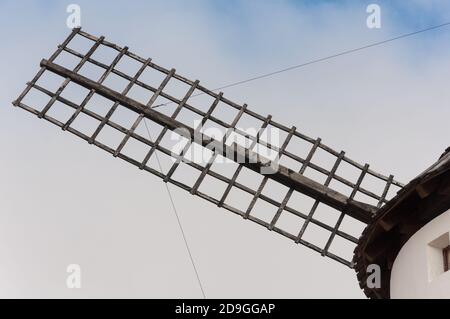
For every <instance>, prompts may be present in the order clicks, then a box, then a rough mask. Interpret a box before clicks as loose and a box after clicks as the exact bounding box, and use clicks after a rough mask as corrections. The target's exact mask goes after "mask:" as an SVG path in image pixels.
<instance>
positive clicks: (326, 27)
mask: <svg viewBox="0 0 450 319" xmlns="http://www.w3.org/2000/svg"><path fill="white" fill-rule="evenodd" d="M70 3H72V2H68V1H58V2H56V1H39V2H38V1H20V2H19V1H6V0H3V1H1V2H0V37H1V39H2V53H1V57H2V58H1V59H0V69H1V70H2V72H1V75H0V93H1V94H0V102H1V107H0V130H1V134H0V146H1V156H0V164H1V165H0V297H143V298H147V297H148V298H161V297H172V298H197V297H201V296H202V295H201V291H200V289H199V286H198V283H197V280H196V277H195V273H194V272H193V269H192V266H191V263H190V260H189V256H188V254H187V252H186V249H185V246H184V242H183V239H182V237H181V233H180V230H179V228H178V226H177V222H176V219H175V216H174V213H173V211H172V207H171V206H170V205H169V197H168V194H167V191H166V189H165V186H164V183H162V182H161V181H160V180H159V179H158V178H156V177H154V176H152V175H150V174H146V173H144V172H142V171H139V170H137V169H136V168H135V167H132V166H130V165H128V164H127V163H125V162H122V161H120V160H118V159H115V158H113V157H112V156H108V154H106V153H104V152H101V151H99V150H98V149H95V148H94V147H92V146H89V145H88V144H87V143H85V142H84V141H81V140H79V139H77V138H75V137H74V136H73V135H71V134H67V133H64V132H62V131H61V130H59V129H57V128H56V127H55V126H53V125H50V124H49V123H47V122H45V121H38V120H37V118H35V117H32V116H31V115H30V114H28V113H26V112H23V111H21V110H19V109H14V108H13V107H12V106H11V101H12V100H14V99H15V98H16V97H17V96H18V95H19V94H20V92H21V91H22V90H23V88H24V87H25V83H26V82H27V81H29V80H31V79H32V77H33V76H34V74H35V73H36V71H37V70H38V68H39V62H40V60H41V59H42V58H48V57H49V56H50V54H51V53H52V52H53V51H54V50H55V49H56V46H57V45H58V44H60V43H61V42H62V41H63V39H64V38H65V37H66V36H67V35H68V34H69V32H70V29H68V28H67V26H66V18H67V16H68V13H66V7H67V5H68V4H70ZM75 3H77V4H79V5H80V7H81V24H82V27H83V29H84V30H85V31H87V32H89V33H91V34H94V35H98V36H99V35H104V36H106V38H107V39H108V40H111V41H112V42H115V43H118V44H120V45H122V46H123V45H127V46H129V47H130V49H131V50H132V51H133V52H135V53H138V54H139V55H141V56H144V57H151V58H152V59H153V61H154V62H156V63H158V64H160V65H162V66H165V67H167V68H171V67H175V68H176V69H177V72H178V73H180V74H182V75H185V76H186V77H188V78H191V79H199V80H201V82H202V84H203V85H204V86H206V87H210V88H214V87H218V86H222V85H225V84H228V83H231V82H235V81H239V80H243V79H246V78H249V77H253V76H255V75H259V74H262V73H267V72H271V71H275V70H278V69H282V68H285V67H289V66H291V65H296V64H301V63H304V62H308V61H310V60H314V59H317V58H321V57H325V56H328V55H332V54H335V53H339V52H341V51H345V50H349V49H353V48H357V47H361V46H364V45H367V44H370V43H373V42H377V41H382V40H385V39H388V38H391V37H395V36H397V35H400V34H403V33H409V32H413V31H416V30H420V29H423V28H426V27H429V26H433V25H436V24H441V23H445V22H449V21H450V3H449V2H448V1H425V0H423V1H419V0H414V1H408V2H407V3H406V2H405V1H376V2H375V1H271V2H269V1H266V2H264V3H262V2H261V1H258V2H257V1H121V2H119V1H77V2H75ZM370 3H378V4H379V5H380V7H381V19H382V20H381V21H382V27H381V29H369V28H367V26H366V18H367V15H368V14H367V13H366V7H367V5H368V4H370ZM449 40H450V27H444V28H442V29H437V30H433V31H430V32H426V33H423V34H419V35H417V36H414V37H410V38H407V39H402V40H398V41H394V42H391V43H388V44H385V45H382V46H377V47H374V48H370V49H367V50H363V51H359V52H356V53H353V54H349V55H345V56H341V57H338V58H335V59H332V60H328V61H325V62H322V63H317V64H313V65H309V66H306V67H303V68H300V69H297V70H293V71H291V72H286V73H283V74H279V75H276V76H273V77H270V78H266V79H262V80H259V81H255V82H251V83H247V84H244V85H241V86H237V87H233V88H230V89H227V90H225V91H224V92H225V95H226V96H227V97H228V98H230V99H232V100H233V101H235V102H237V103H240V104H242V103H248V105H249V107H251V108H252V109H253V110H255V111H257V112H259V113H260V114H263V115H266V114H269V113H270V114H272V115H273V117H274V119H276V120H278V121H280V122H282V123H285V124H286V125H287V126H291V125H295V126H296V127H297V128H298V129H299V130H300V131H302V132H304V133H306V134H308V135H309V136H312V137H318V136H320V137H321V138H322V140H323V142H324V143H325V144H327V145H329V146H331V147H333V148H335V149H337V150H341V149H342V150H345V151H346V153H347V155H348V156H349V157H351V158H353V159H355V160H356V161H358V162H361V163H366V162H367V163H370V164H371V167H372V168H373V169H374V170H377V171H379V172H381V173H384V174H387V175H388V174H394V175H395V176H396V178H397V179H398V180H400V181H402V182H405V183H406V182H408V181H409V180H411V179H412V178H413V177H415V176H416V175H418V174H419V173H420V172H421V171H423V170H424V169H425V168H426V167H427V166H429V165H430V164H432V163H433V162H434V161H435V160H437V158H438V157H439V155H440V154H441V153H442V152H443V151H444V149H445V148H446V147H447V146H449V145H448V144H449V135H450V134H449V133H450V128H449V124H448V119H449V117H450V107H449V98H450V90H449V89H448V78H449V75H450V61H449V60H448V57H449V53H450V48H449V45H448V43H449ZM170 190H171V192H172V195H173V197H174V203H175V206H176V207H177V209H178V212H179V215H180V218H181V222H182V224H183V226H184V229H185V233H186V237H187V239H188V242H189V245H190V247H191V251H192V255H193V257H194V260H195V263H196V265H197V268H198V272H199V276H200V279H201V281H202V284H203V287H204V289H205V292H206V295H207V297H209V298H221V297H227V298H228V297H229V298H233V297H235V298H263V297H267V298H278V297H286V298H309V297H324V298H347V297H352V298H362V297H364V295H363V293H362V292H361V290H360V289H359V287H358V284H357V280H356V275H355V273H354V271H353V270H351V269H348V268H346V267H345V266H342V265H340V264H338V263H336V262H334V261H332V260H328V259H325V258H322V257H321V256H320V255H318V254H316V253H315V252H312V251H310V250H308V249H307V248H305V247H302V246H300V245H295V244H294V243H292V242H290V241H289V240H287V239H286V238H283V237H281V236H278V235H276V234H274V233H271V232H268V231H267V230H265V229H264V228H262V227H260V226H258V225H255V224H253V223H250V222H245V221H243V220H242V219H241V218H238V217H236V216H235V215H233V214H231V213H229V212H228V211H225V210H222V209H219V208H217V207H215V206H213V205H211V204H209V203H206V202H204V201H203V200H201V199H199V198H194V197H192V196H191V195H190V194H188V193H185V192H184V191H182V190H179V189H176V188H175V187H172V186H170ZM69 264H79V265H80V266H81V269H82V288H81V289H68V288H66V277H67V272H66V267H67V265H69Z"/></svg>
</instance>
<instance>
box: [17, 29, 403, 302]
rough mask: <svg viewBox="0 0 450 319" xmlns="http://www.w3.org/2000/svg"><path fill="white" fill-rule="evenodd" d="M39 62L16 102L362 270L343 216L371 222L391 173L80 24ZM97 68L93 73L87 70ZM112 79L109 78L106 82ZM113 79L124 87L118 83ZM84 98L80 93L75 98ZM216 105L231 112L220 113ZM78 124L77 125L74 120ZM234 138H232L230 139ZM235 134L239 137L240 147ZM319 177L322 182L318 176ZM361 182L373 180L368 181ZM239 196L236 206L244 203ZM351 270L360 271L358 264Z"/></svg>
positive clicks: (393, 183) (385, 197)
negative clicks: (325, 217)
mask: <svg viewBox="0 0 450 319" xmlns="http://www.w3.org/2000/svg"><path fill="white" fill-rule="evenodd" d="M77 39H82V40H83V41H85V42H86V41H87V42H86V43H89V45H88V46H86V48H85V50H84V52H80V51H78V50H75V49H74V48H72V47H71V44H72V43H73V41H76V40H77ZM106 49H107V50H109V52H114V54H113V55H111V59H110V60H109V61H108V63H107V62H105V61H102V60H101V59H99V58H98V57H96V55H97V56H98V52H100V51H101V50H106ZM124 60H128V61H132V62H133V63H134V64H135V65H136V67H135V69H134V73H132V74H129V71H130V69H129V68H125V69H123V68H119V65H120V63H121V62H122V61H124ZM58 61H60V62H58ZM69 61H70V63H69ZM69 64H70V65H69ZM40 66H41V68H40V70H39V71H38V73H37V74H36V76H35V77H34V78H33V79H32V80H31V81H30V82H28V83H27V86H26V88H25V90H24V91H23V92H22V93H21V94H20V96H19V97H18V98H17V99H16V100H15V101H14V102H13V105H14V106H17V107H20V108H22V109H24V110H26V111H28V112H30V113H32V114H34V115H36V116H37V117H38V118H40V119H44V120H46V121H48V122H50V123H52V124H54V125H56V126H58V127H60V128H61V129H62V130H64V131H67V132H70V133H72V134H74V135H75V136H77V137H79V138H81V139H83V140H85V141H87V142H88V143H89V144H92V145H95V146H97V147H98V148H100V149H102V150H104V151H106V152H108V153H110V154H112V155H113V156H114V157H117V158H120V159H122V160H124V161H126V162H128V163H130V164H132V165H134V166H136V167H137V168H138V169H140V170H143V171H146V172H149V173H152V174H153V175H155V176H157V177H159V178H161V179H162V180H163V181H164V182H166V183H171V184H173V185H176V186H178V187H180V188H182V189H184V190H186V191H188V192H190V193H191V194H193V195H196V196H198V197H201V198H203V199H204V200H206V201H209V202H211V203H213V204H214V205H217V206H219V207H222V208H224V209H226V210H228V211H231V212H232V213H235V214H237V215H239V216H241V217H242V218H244V219H246V220H250V221H252V222H254V223H257V224H259V225H261V226H263V227H265V228H267V229H268V230H270V231H272V232H275V233H277V234H279V235H282V236H284V237H287V238H289V239H290V240H292V241H294V242H295V243H298V244H301V245H304V246H306V247H308V248H310V249H312V250H314V251H316V252H318V253H319V254H321V255H322V256H324V257H327V258H330V259H332V260H334V261H337V262H338V263H340V264H343V265H344V266H347V267H350V268H355V269H356V268H357V266H358V265H357V264H355V261H354V260H353V248H355V247H356V246H357V244H358V240H359V237H360V235H361V234H350V233H348V232H347V231H345V230H343V229H342V224H343V221H344V220H347V219H349V220H353V221H355V222H358V223H361V224H363V225H371V224H372V223H373V221H374V220H377V217H378V216H379V212H380V211H382V210H383V208H384V207H385V206H386V204H387V203H389V200H390V197H391V196H390V194H395V193H396V192H397V191H399V190H400V189H402V187H404V185H403V184H402V183H400V182H398V181H397V180H395V179H394V177H393V176H392V175H383V174H380V173H378V172H376V171H374V170H373V169H371V168H370V167H369V165H368V164H360V163H357V162H355V161H353V160H352V159H350V158H349V157H347V155H346V154H345V152H343V151H336V150H334V149H332V148H330V147H328V146H327V145H326V144H324V143H323V142H322V140H321V139H320V138H317V139H315V138H311V137H308V136H306V135H304V134H302V133H301V132H299V131H298V130H297V129H296V127H294V126H292V127H288V126H285V125H283V124H281V123H278V122H277V121H275V120H274V119H273V118H272V116H270V115H269V116H263V115H260V114H258V113H256V112H254V111H252V110H251V109H250V108H248V107H247V105H246V104H244V105H238V104H236V103H234V102H233V101H231V100H229V99H228V98H226V97H225V96H224V94H223V93H222V92H215V91H212V90H209V89H207V88H205V87H203V86H202V85H201V84H200V82H199V81H192V80H190V79H187V78H185V77H183V76H181V75H179V74H178V73H176V71H175V70H174V69H166V68H164V67H161V66H159V65H157V64H155V63H153V62H152V60H151V59H145V58H142V57H140V56H138V55H136V54H134V53H132V52H130V51H129V49H128V48H127V47H121V46H118V45H116V44H114V43H111V42H109V41H107V40H105V38H104V37H103V36H102V37H96V36H93V35H91V34H88V33H86V32H84V31H82V30H81V29H80V28H76V29H74V30H72V32H71V34H70V35H69V36H68V37H67V38H66V39H65V41H64V42H63V43H62V44H61V45H59V46H58V48H57V50H56V51H55V52H54V53H53V54H52V55H51V56H50V57H49V58H48V59H44V60H42V61H41V63H40ZM93 69H95V70H96V71H92V70H93ZM146 72H151V74H152V77H151V79H152V80H147V79H149V78H150V77H148V78H146V77H145V73H146ZM46 77H47V78H46ZM113 78H114V79H115V80H114V81H112V80H111V79H113ZM155 78H156V79H157V80H154V79H155ZM153 80H154V81H153ZM52 81H53V82H52ZM108 81H109V82H108ZM119 82H120V83H121V84H122V85H121V86H120V85H117V86H116V84H117V83H119ZM51 83H53V85H51ZM54 83H57V84H56V85H54ZM108 83H109V84H108ZM170 83H178V84H179V85H182V86H183V87H185V88H186V89H185V91H184V94H182V95H179V96H174V95H173V94H171V93H168V92H167V88H168V86H169V84H170ZM69 87H70V89H71V90H73V91H74V92H75V93H74V94H72V96H76V97H77V98H71V97H68V96H67V95H65V94H64V92H66V91H67V90H68V89H69ZM134 89H139V90H141V91H142V92H143V93H142V94H141V95H139V97H138V96H132V95H131V92H132V91H133V90H134ZM69 95H70V94H69ZM37 96H39V97H37ZM80 96H82V97H83V98H82V99H79V97H80ZM199 96H203V97H207V98H208V99H209V100H210V104H208V105H207V106H206V107H205V106H199V105H197V101H199V100H198V99H197V97H199ZM100 100H101V101H103V102H104V101H106V102H107V104H108V103H109V104H108V105H109V106H108V108H107V109H105V110H104V111H103V112H100V111H99V109H98V108H96V107H95V106H96V103H103V102H99V101H100ZM166 104H171V105H172V106H173V107H174V109H173V108H172V109H170V113H169V111H168V110H169V108H166V107H165V106H163V105H166ZM221 107H222V108H226V109H225V110H227V111H222V113H220V112H218V110H219V108H221ZM63 110H64V111H63ZM124 111H126V112H128V114H132V115H133V116H134V118H133V121H131V123H128V124H123V123H121V122H120V121H116V120H115V115H116V114H117V113H119V112H124ZM225 113H227V114H228V115H229V114H233V116H232V118H231V119H229V120H225V119H224V117H223V116H221V115H220V114H225ZM218 114H219V115H218ZM63 115H64V116H63ZM228 117H229V116H228ZM244 117H246V118H248V119H250V120H251V121H253V122H254V123H258V124H257V125H255V126H257V127H258V130H257V131H256V132H254V133H248V132H247V131H245V130H243V129H242V128H241V127H240V126H239V125H240V124H239V123H240V122H241V121H242V120H243V118H244ZM81 120H89V121H90V122H89V123H91V124H90V125H85V124H83V123H84V122H83V121H81ZM147 121H148V123H149V125H148V126H149V127H147V129H150V130H152V131H156V133H157V134H156V135H151V134H149V135H147V134H145V133H146V131H145V130H143V128H145V126H146V125H147ZM78 122H81V123H82V124H81V125H77V123H78ZM194 122H195V123H196V124H193V123H194ZM127 125H128V126H127ZM207 125H209V126H210V127H213V128H214V127H220V128H223V129H224V131H225V133H224V134H223V136H222V137H220V138H218V137H217V136H215V135H214V134H207V133H206V130H205V127H206V126H207ZM270 128H272V129H274V130H277V131H278V132H279V133H280V135H282V136H283V140H282V141H281V142H279V143H274V142H273V141H271V140H270V139H269V138H266V137H264V132H266V131H268V130H269V129H270ZM106 130H112V131H114V132H115V133H116V134H118V135H119V136H120V138H119V139H118V140H116V141H115V142H110V141H108V140H107V139H106V140H103V139H101V136H102V134H103V133H104V132H105V131H106ZM147 133H150V131H147ZM169 134H172V135H173V134H175V135H179V137H180V140H181V141H183V144H182V146H181V147H180V148H179V149H178V150H177V151H174V150H173V149H171V148H170V147H168V146H166V145H165V144H164V141H165V139H166V138H167V136H168V135H169ZM232 137H233V138H234V140H233V141H234V142H232V143H229V140H230V139H231V138H232ZM237 140H239V141H244V142H243V143H238V142H236V141H237ZM132 143H134V144H136V145H139V147H140V148H141V149H143V150H145V151H144V152H143V153H141V155H140V156H133V155H129V154H127V152H125V150H126V149H127V147H128V146H129V145H130V144H132ZM299 143H301V145H302V149H301V151H302V153H303V154H302V155H300V154H298V153H300V149H298V148H292V147H290V146H291V145H292V144H295V145H298V144H299ZM195 147H196V148H200V149H201V150H203V151H206V152H207V153H208V156H207V159H206V160H204V159H203V160H202V161H198V160H196V159H195V158H192V156H191V157H190V156H188V154H191V155H192V154H193V153H194V148H195ZM297 151H298V152H297ZM319 152H322V153H324V154H326V155H327V156H328V157H329V158H331V159H332V160H331V161H330V163H331V164H330V165H329V166H327V167H325V165H321V163H317V162H316V156H317V154H318V153H319ZM155 156H160V157H163V158H165V159H167V161H166V162H168V161H169V160H170V161H169V162H170V167H169V168H168V169H166V170H165V171H161V170H160V169H158V167H156V166H155V163H154V161H153V159H154V158H155ZM221 161H222V162H229V163H233V164H234V165H235V166H234V167H235V168H234V170H233V172H232V174H228V175H227V174H224V173H222V172H220V171H218V170H216V169H215V167H216V166H217V165H216V164H217V163H219V162H221ZM343 166H348V167H350V168H351V169H352V170H353V171H354V172H355V173H354V174H352V177H349V176H345V175H344V174H342V173H340V168H341V167H343ZM183 170H191V171H192V170H193V171H195V172H196V175H195V178H194V179H193V180H191V181H190V182H189V183H188V182H185V181H183V180H182V178H179V177H177V176H180V175H183V174H178V172H183ZM245 172H251V173H253V174H254V175H255V176H257V177H258V183H257V185H256V186H255V185H251V186H250V185H248V184H246V183H245V182H243V181H242V180H241V179H240V175H243V174H245ZM307 172H314V173H315V174H316V175H310V176H308V175H307V174H306V173H307ZM319 175H320V176H321V178H318V177H317V176H319ZM367 180H372V181H373V182H368V183H367V182H366V181H367ZM270 183H277V184H279V185H282V186H283V187H284V188H285V189H286V192H285V193H283V194H282V196H281V198H275V196H273V194H270V193H269V194H268V193H267V192H265V189H266V188H267V187H268V184H270ZM205 184H206V185H214V184H220V185H222V186H223V188H222V192H221V193H220V194H214V195H212V194H210V193H209V192H208V189H209V188H210V187H209V186H208V187H204V185H205ZM252 184H254V183H252ZM338 184H339V185H341V186H342V188H345V189H346V190H347V191H346V192H344V191H342V190H340V189H339V190H338V187H337V186H334V185H338ZM374 184H377V185H381V186H378V187H377V189H376V190H373V189H371V188H370V186H372V185H374ZM233 192H239V194H245V196H246V198H247V199H248V202H247V203H245V207H238V206H241V205H236V204H235V203H232V202H230V201H229V199H230V196H231V195H230V194H231V193H233ZM296 196H297V197H298V196H304V197H303V198H307V199H309V200H311V205H310V207H308V209H304V208H302V209H300V208H299V207H297V205H296V204H295V203H296V202H295V201H294V200H293V198H295V197H296ZM359 198H365V200H361V199H359ZM239 202H240V204H242V202H243V201H239ZM259 203H264V204H265V205H269V206H270V207H271V209H272V210H271V211H273V214H272V215H271V216H270V217H269V218H265V219H264V218H261V217H258V216H257V212H258V204H259ZM330 209H331V210H333V211H334V212H337V215H336V220H335V221H334V222H333V223H332V224H331V225H330V223H327V222H324V221H322V220H321V219H320V218H317V216H318V214H319V213H320V212H321V211H324V212H325V214H327V211H329V210H330ZM287 216H290V217H291V218H295V219H296V220H298V221H300V222H299V224H298V225H300V226H299V227H298V228H295V227H291V226H292V225H293V224H290V223H288V224H286V223H282V220H283V219H284V218H287ZM296 225H297V224H296ZM316 230H317V231H319V230H320V231H322V232H325V233H326V234H327V236H326V239H325V240H324V241H322V242H321V243H317V242H314V240H310V239H308V238H307V236H306V234H307V233H308V232H313V233H314V232H315V231H316ZM312 238H313V239H314V236H313V237H312ZM339 242H340V244H338V243H339ZM339 245H341V246H346V247H348V246H350V247H352V249H351V254H347V255H345V256H343V255H341V254H340V253H339V252H340V250H339ZM335 246H337V249H336V247H335ZM355 260H357V259H355ZM364 265H366V264H365V263H364ZM356 270H357V271H358V273H360V270H361V269H356ZM360 283H361V287H362V288H363V289H365V292H366V294H367V295H368V296H370V297H380V296H381V297H383V296H385V295H383V294H377V293H373V291H376V290H371V289H368V288H367V287H366V286H365V283H364V281H363V280H362V279H361V278H360Z"/></svg>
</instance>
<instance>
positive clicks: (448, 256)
mask: <svg viewBox="0 0 450 319" xmlns="http://www.w3.org/2000/svg"><path fill="white" fill-rule="evenodd" d="M442 253H443V255H444V271H449V265H450V246H447V247H446V248H444V249H443V250H442Z"/></svg>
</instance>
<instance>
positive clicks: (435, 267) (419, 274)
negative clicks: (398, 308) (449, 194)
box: [391, 210, 450, 298]
mask: <svg viewBox="0 0 450 319" xmlns="http://www.w3.org/2000/svg"><path fill="white" fill-rule="evenodd" d="M449 232H450V210H448V211H447V212H445V213H443V214H442V215H440V216H438V217H436V218H435V219H434V220H432V221H431V222H429V223H428V224H427V225H425V226H424V227H423V228H422V229H420V230H419V231H418V232H417V233H416V234H414V235H413V236H412V237H411V238H410V239H409V240H408V242H407V243H406V244H405V245H404V246H403V248H402V249H401V250H400V253H399V254H398V256H397V258H396V260H395V262H394V266H393V269H392V274H391V298H450V271H447V272H443V256H442V250H441V248H442V247H444V246H448V243H449V240H450V238H449Z"/></svg>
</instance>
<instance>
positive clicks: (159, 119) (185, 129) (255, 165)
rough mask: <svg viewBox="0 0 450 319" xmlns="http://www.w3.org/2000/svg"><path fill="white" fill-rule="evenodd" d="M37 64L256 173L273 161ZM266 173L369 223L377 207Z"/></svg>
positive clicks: (290, 174) (283, 173)
mask: <svg viewBox="0 0 450 319" xmlns="http://www.w3.org/2000/svg"><path fill="white" fill-rule="evenodd" d="M41 66H42V67H45V68H47V69H48V70H49V71H51V72H54V73H56V74H58V75H60V76H63V77H65V78H69V79H70V80H71V81H73V82H75V83H77V84H79V85H81V86H83V87H85V88H87V89H89V90H92V89H93V90H95V92H97V93H98V94H99V95H101V96H103V97H105V98H107V99H110V100H112V101H114V102H119V103H120V104H121V105H123V106H124V107H126V108H128V109H130V110H132V111H134V112H136V113H138V114H143V116H144V117H146V118H148V119H149V120H151V121H153V122H156V123H158V124H160V125H162V126H164V127H167V128H168V129H170V130H172V131H177V132H178V133H180V134H181V135H183V136H184V137H186V138H189V139H190V140H191V141H192V142H194V143H197V144H200V145H202V146H203V147H205V148H207V149H210V150H211V151H213V152H215V153H218V154H220V155H222V156H224V157H227V158H229V159H231V160H233V161H236V162H238V163H240V164H242V165H243V166H245V167H248V168H249V169H252V170H254V171H256V172H258V173H261V169H262V168H267V167H268V166H270V165H272V164H273V163H271V162H270V161H269V160H268V159H266V158H264V157H262V156H260V155H258V154H257V153H255V152H253V151H251V150H249V149H248V148H244V147H242V146H239V145H237V144H233V145H231V146H228V145H226V144H224V143H222V142H221V141H217V140H215V139H212V138H210V137H209V136H206V135H203V134H202V133H201V132H200V131H196V130H194V128H192V127H190V126H188V125H186V124H183V123H181V122H179V121H177V120H175V119H173V118H171V117H169V116H166V115H164V114H162V113H160V112H158V111H155V110H153V109H151V108H147V107H146V106H145V105H143V104H141V103H139V102H138V101H136V100H133V99H131V98H129V97H127V96H125V95H123V94H120V93H119V92H116V91H114V90H111V89H109V88H107V87H105V86H103V85H102V84H100V83H98V82H95V81H93V80H91V79H88V78H86V77H84V76H82V75H80V74H78V73H75V72H73V71H71V70H68V69H66V68H64V67H62V66H60V65H57V64H55V63H52V62H49V61H47V60H45V59H44V60H42V61H41ZM266 176H268V177H269V178H271V179H273V180H275V181H277V182H280V183H282V184H283V185H286V186H288V187H290V188H291V187H292V188H294V189H295V190H297V191H299V192H301V193H303V194H305V195H308V196H310V197H313V198H314V199H317V200H320V201H321V202H323V203H324V204H327V205H329V206H331V207H333V208H335V209H337V210H339V211H342V212H345V213H346V214H348V215H350V216H352V217H354V218H356V219H358V220H360V221H362V222H364V223H369V222H370V221H371V220H372V216H373V215H374V213H375V212H376V211H377V208H376V207H375V206H372V205H369V204H365V203H362V202H358V201H355V200H353V199H349V198H348V197H347V196H345V195H343V194H341V193H339V192H336V191H334V190H333V189H331V188H329V187H327V186H324V185H322V184H320V183H318V182H316V181H314V180H312V179H309V178H307V177H305V176H303V175H302V174H300V173H297V172H295V171H293V170H291V169H288V168H287V167H284V166H281V165H277V167H276V168H274V170H273V172H271V174H267V175H266Z"/></svg>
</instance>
